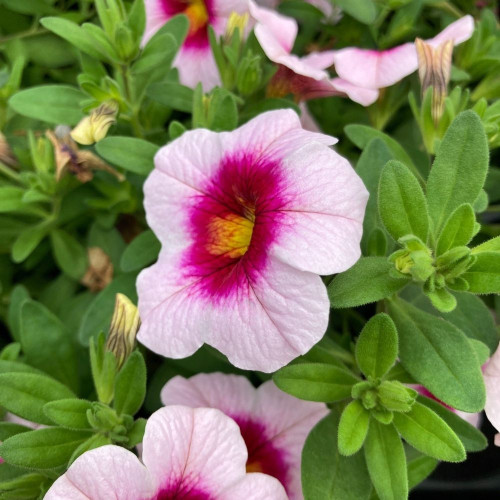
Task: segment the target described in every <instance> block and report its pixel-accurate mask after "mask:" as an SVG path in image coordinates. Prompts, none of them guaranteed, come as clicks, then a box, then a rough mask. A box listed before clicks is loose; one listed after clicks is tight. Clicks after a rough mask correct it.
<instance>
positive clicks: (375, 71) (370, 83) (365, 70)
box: [335, 43, 418, 89]
mask: <svg viewBox="0 0 500 500" xmlns="http://www.w3.org/2000/svg"><path fill="white" fill-rule="evenodd" d="M417 66H418V61H417V52H416V50H415V46H414V44H413V43H405V44H404V45H400V46H398V47H394V48H393V49H388V50H384V51H377V50H368V49H358V48H355V47H348V48H345V49H340V50H339V51H337V52H336V54H335V70H336V71H337V74H338V75H339V76H340V78H342V79H344V80H346V81H348V82H350V83H352V84H354V85H357V86H359V87H365V88H369V89H379V88H383V87H389V86H390V85H393V84H394V83H396V82H398V81H399V80H401V79H403V78H404V77H405V76H407V75H409V74H411V73H413V72H414V71H415V70H416V69H417Z"/></svg>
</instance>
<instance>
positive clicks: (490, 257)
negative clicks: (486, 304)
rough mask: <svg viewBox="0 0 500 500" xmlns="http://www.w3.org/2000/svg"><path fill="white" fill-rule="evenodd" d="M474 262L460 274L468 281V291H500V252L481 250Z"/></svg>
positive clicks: (479, 292) (477, 292) (481, 292)
mask: <svg viewBox="0 0 500 500" xmlns="http://www.w3.org/2000/svg"><path fill="white" fill-rule="evenodd" d="M476 257H477V260H476V262H475V263H474V264H473V265H472V266H471V267H469V269H467V272H465V273H464V274H462V276H461V277H462V278H464V279H465V280H466V281H467V283H469V290H468V291H469V292H470V293H476V294H483V293H500V252H481V253H478V254H477V255H476Z"/></svg>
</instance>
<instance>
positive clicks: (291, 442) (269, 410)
mask: <svg viewBox="0 0 500 500" xmlns="http://www.w3.org/2000/svg"><path fill="white" fill-rule="evenodd" d="M327 414H328V409H327V407H326V405H325V404H323V403H313V402H309V401H302V400H300V399H296V398H294V397H292V396H289V395H288V394H285V393H284V392H282V391H280V390H279V389H278V388H277V387H276V386H275V385H274V382H272V381H268V382H265V383H264V384H262V385H261V386H260V387H259V388H258V389H257V398H256V401H255V407H254V411H253V415H254V418H255V419H256V420H257V421H258V422H261V423H262V424H263V425H264V428H265V429H266V436H267V438H268V440H269V441H270V443H272V445H273V446H274V448H276V449H278V450H280V451H281V453H282V454H283V456H284V457H286V462H287V465H288V481H287V485H286V486H287V493H288V496H289V498H290V500H302V499H303V496H302V484H301V475H300V470H301V457H302V449H303V447H304V443H305V440H306V438H307V436H308V435H309V433H310V432H311V430H312V428H313V427H314V426H315V425H316V424H317V423H318V422H319V421H320V420H321V419H322V418H323V417H325V416H326V415H327Z"/></svg>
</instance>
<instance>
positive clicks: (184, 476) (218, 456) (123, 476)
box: [45, 406, 287, 500]
mask: <svg viewBox="0 0 500 500" xmlns="http://www.w3.org/2000/svg"><path fill="white" fill-rule="evenodd" d="M246 460H247V451H246V447H245V443H244V441H243V439H242V437H241V434H240V431H239V428H238V426H237V425H236V424H235V423H234V422H233V421H232V420H231V419H230V418H228V417H227V416H225V415H224V414H223V413H221V412H220V411H218V410H214V409H210V408H198V409H192V408H187V407H184V406H170V407H168V408H162V409H160V410H158V411H157V412H155V413H154V414H153V415H152V416H151V417H150V418H149V420H148V423H147V424H146V432H145V434H144V441H143V452H142V461H143V463H141V461H140V460H139V459H138V458H137V457H136V456H135V455H134V454H133V453H132V452H131V451H128V450H125V449H124V448H121V447H119V446H114V445H107V446H102V447H100V448H96V449H94V450H91V451H88V452H86V453H84V454H83V455H81V456H80V457H79V458H77V459H76V460H75V461H74V462H73V464H72V465H71V466H70V468H69V469H68V471H67V472H66V473H65V474H64V475H63V476H61V477H60V478H59V479H57V481H56V482H55V483H54V484H53V485H52V487H51V488H50V490H49V491H48V492H47V494H46V496H45V500H85V499H90V500H110V499H112V498H114V499H116V500H174V499H175V500H286V498H287V497H286V493H285V491H284V489H283V487H282V486H281V484H280V483H279V481H277V480H276V479H274V478H272V477H270V476H266V475H264V474H258V473H253V474H247V473H246V470H245V464H246Z"/></svg>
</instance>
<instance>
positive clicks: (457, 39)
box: [427, 16, 474, 47]
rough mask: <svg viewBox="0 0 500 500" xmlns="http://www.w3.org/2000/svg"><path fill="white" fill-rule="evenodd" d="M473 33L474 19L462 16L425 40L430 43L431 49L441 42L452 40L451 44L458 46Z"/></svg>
mask: <svg viewBox="0 0 500 500" xmlns="http://www.w3.org/2000/svg"><path fill="white" fill-rule="evenodd" d="M473 33H474V18H473V17H472V16H464V17H461V18H460V19H458V20H457V21H455V22H453V23H451V24H449V25H448V26H446V28H445V29H444V30H443V31H441V33H439V34H438V35H436V36H435V37H434V38H431V39H430V40H427V43H430V44H431V45H432V46H433V47H437V46H438V45H440V44H441V43H443V42H446V41H448V40H453V44H454V45H458V44H460V43H462V42H465V41H466V40H468V39H469V38H470V37H471V36H472V34H473Z"/></svg>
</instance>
